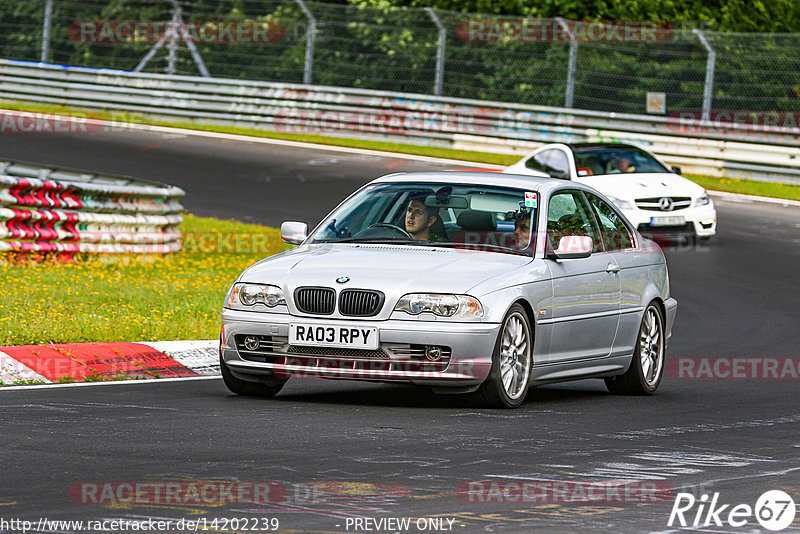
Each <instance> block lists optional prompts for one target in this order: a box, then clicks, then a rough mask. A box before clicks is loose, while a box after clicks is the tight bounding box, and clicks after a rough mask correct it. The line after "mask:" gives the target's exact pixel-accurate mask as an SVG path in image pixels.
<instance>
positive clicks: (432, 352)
mask: <svg viewBox="0 0 800 534" xmlns="http://www.w3.org/2000/svg"><path fill="white" fill-rule="evenodd" d="M425 357H426V358H428V360H430V361H432V362H438V361H439V360H441V359H442V349H440V348H439V347H432V346H427V347H425Z"/></svg>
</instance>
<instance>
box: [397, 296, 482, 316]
mask: <svg viewBox="0 0 800 534" xmlns="http://www.w3.org/2000/svg"><path fill="white" fill-rule="evenodd" d="M394 311H401V312H405V313H408V314H411V315H419V314H420V313H426V312H427V313H432V314H434V315H438V316H440V317H458V318H478V317H483V306H481V303H480V302H479V301H478V299H476V298H475V297H470V296H469V295H440V294H431V293H414V294H411V295H405V296H403V297H402V298H401V299H400V300H399V301H398V302H397V306H395V307H394Z"/></svg>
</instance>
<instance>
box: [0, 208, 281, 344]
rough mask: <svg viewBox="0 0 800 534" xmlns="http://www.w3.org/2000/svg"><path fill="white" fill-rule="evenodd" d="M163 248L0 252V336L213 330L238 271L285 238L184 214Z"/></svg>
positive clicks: (140, 337) (64, 337) (14, 339)
mask: <svg viewBox="0 0 800 534" xmlns="http://www.w3.org/2000/svg"><path fill="white" fill-rule="evenodd" d="M181 230H182V231H183V232H184V245H185V249H184V250H183V251H181V252H179V253H177V254H172V255H166V256H122V257H97V256H86V257H81V258H76V259H75V261H73V262H70V263H58V262H54V261H32V260H30V259H22V258H19V257H15V256H6V257H5V258H3V257H2V256H0V262H2V261H5V262H6V263H11V264H10V265H2V266H0V269H2V270H3V276H1V277H0V345H33V344H48V343H85V342H112V341H161V340H173V339H214V338H216V337H218V336H219V312H220V309H221V307H222V300H223V298H224V297H225V293H226V291H227V290H228V288H229V287H230V285H231V284H232V283H233V282H234V280H235V279H236V277H237V276H238V275H239V274H240V273H241V272H242V271H243V270H244V269H245V268H246V267H248V266H249V265H251V264H253V263H254V262H256V261H258V260H260V259H261V258H264V257H266V256H270V255H272V254H276V253H278V252H281V251H283V250H286V248H287V247H288V246H287V245H285V244H284V243H283V242H282V241H281V239H280V232H279V231H278V230H276V229H274V228H267V227H263V226H258V225H251V224H243V223H238V222H231V221H220V220H216V219H207V218H201V217H194V216H191V215H187V216H186V217H185V221H184V223H183V224H182V225H181Z"/></svg>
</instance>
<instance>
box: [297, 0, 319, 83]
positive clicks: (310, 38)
mask: <svg viewBox="0 0 800 534" xmlns="http://www.w3.org/2000/svg"><path fill="white" fill-rule="evenodd" d="M294 1H295V2H297V5H298V6H300V9H302V10H303V14H304V15H305V16H306V18H307V19H308V30H306V65H305V68H304V69H303V83H304V84H306V85H309V84H311V73H312V72H313V70H314V39H315V38H316V35H317V19H316V18H315V17H314V14H313V13H311V10H310V9H308V6H306V3H305V1H304V0H294Z"/></svg>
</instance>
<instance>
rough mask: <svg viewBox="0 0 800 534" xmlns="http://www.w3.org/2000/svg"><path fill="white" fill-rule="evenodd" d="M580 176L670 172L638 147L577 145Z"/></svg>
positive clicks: (576, 163)
mask: <svg viewBox="0 0 800 534" xmlns="http://www.w3.org/2000/svg"><path fill="white" fill-rule="evenodd" d="M574 153H575V167H576V171H577V174H578V176H597V175H604V174H622V173H646V172H670V171H669V170H668V169H667V168H666V167H664V166H663V165H662V164H661V163H659V162H658V161H657V160H656V159H654V158H653V156H651V155H650V154H648V153H647V152H645V151H644V150H640V149H638V148H636V147H602V146H593V147H576V148H575V149H574Z"/></svg>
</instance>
